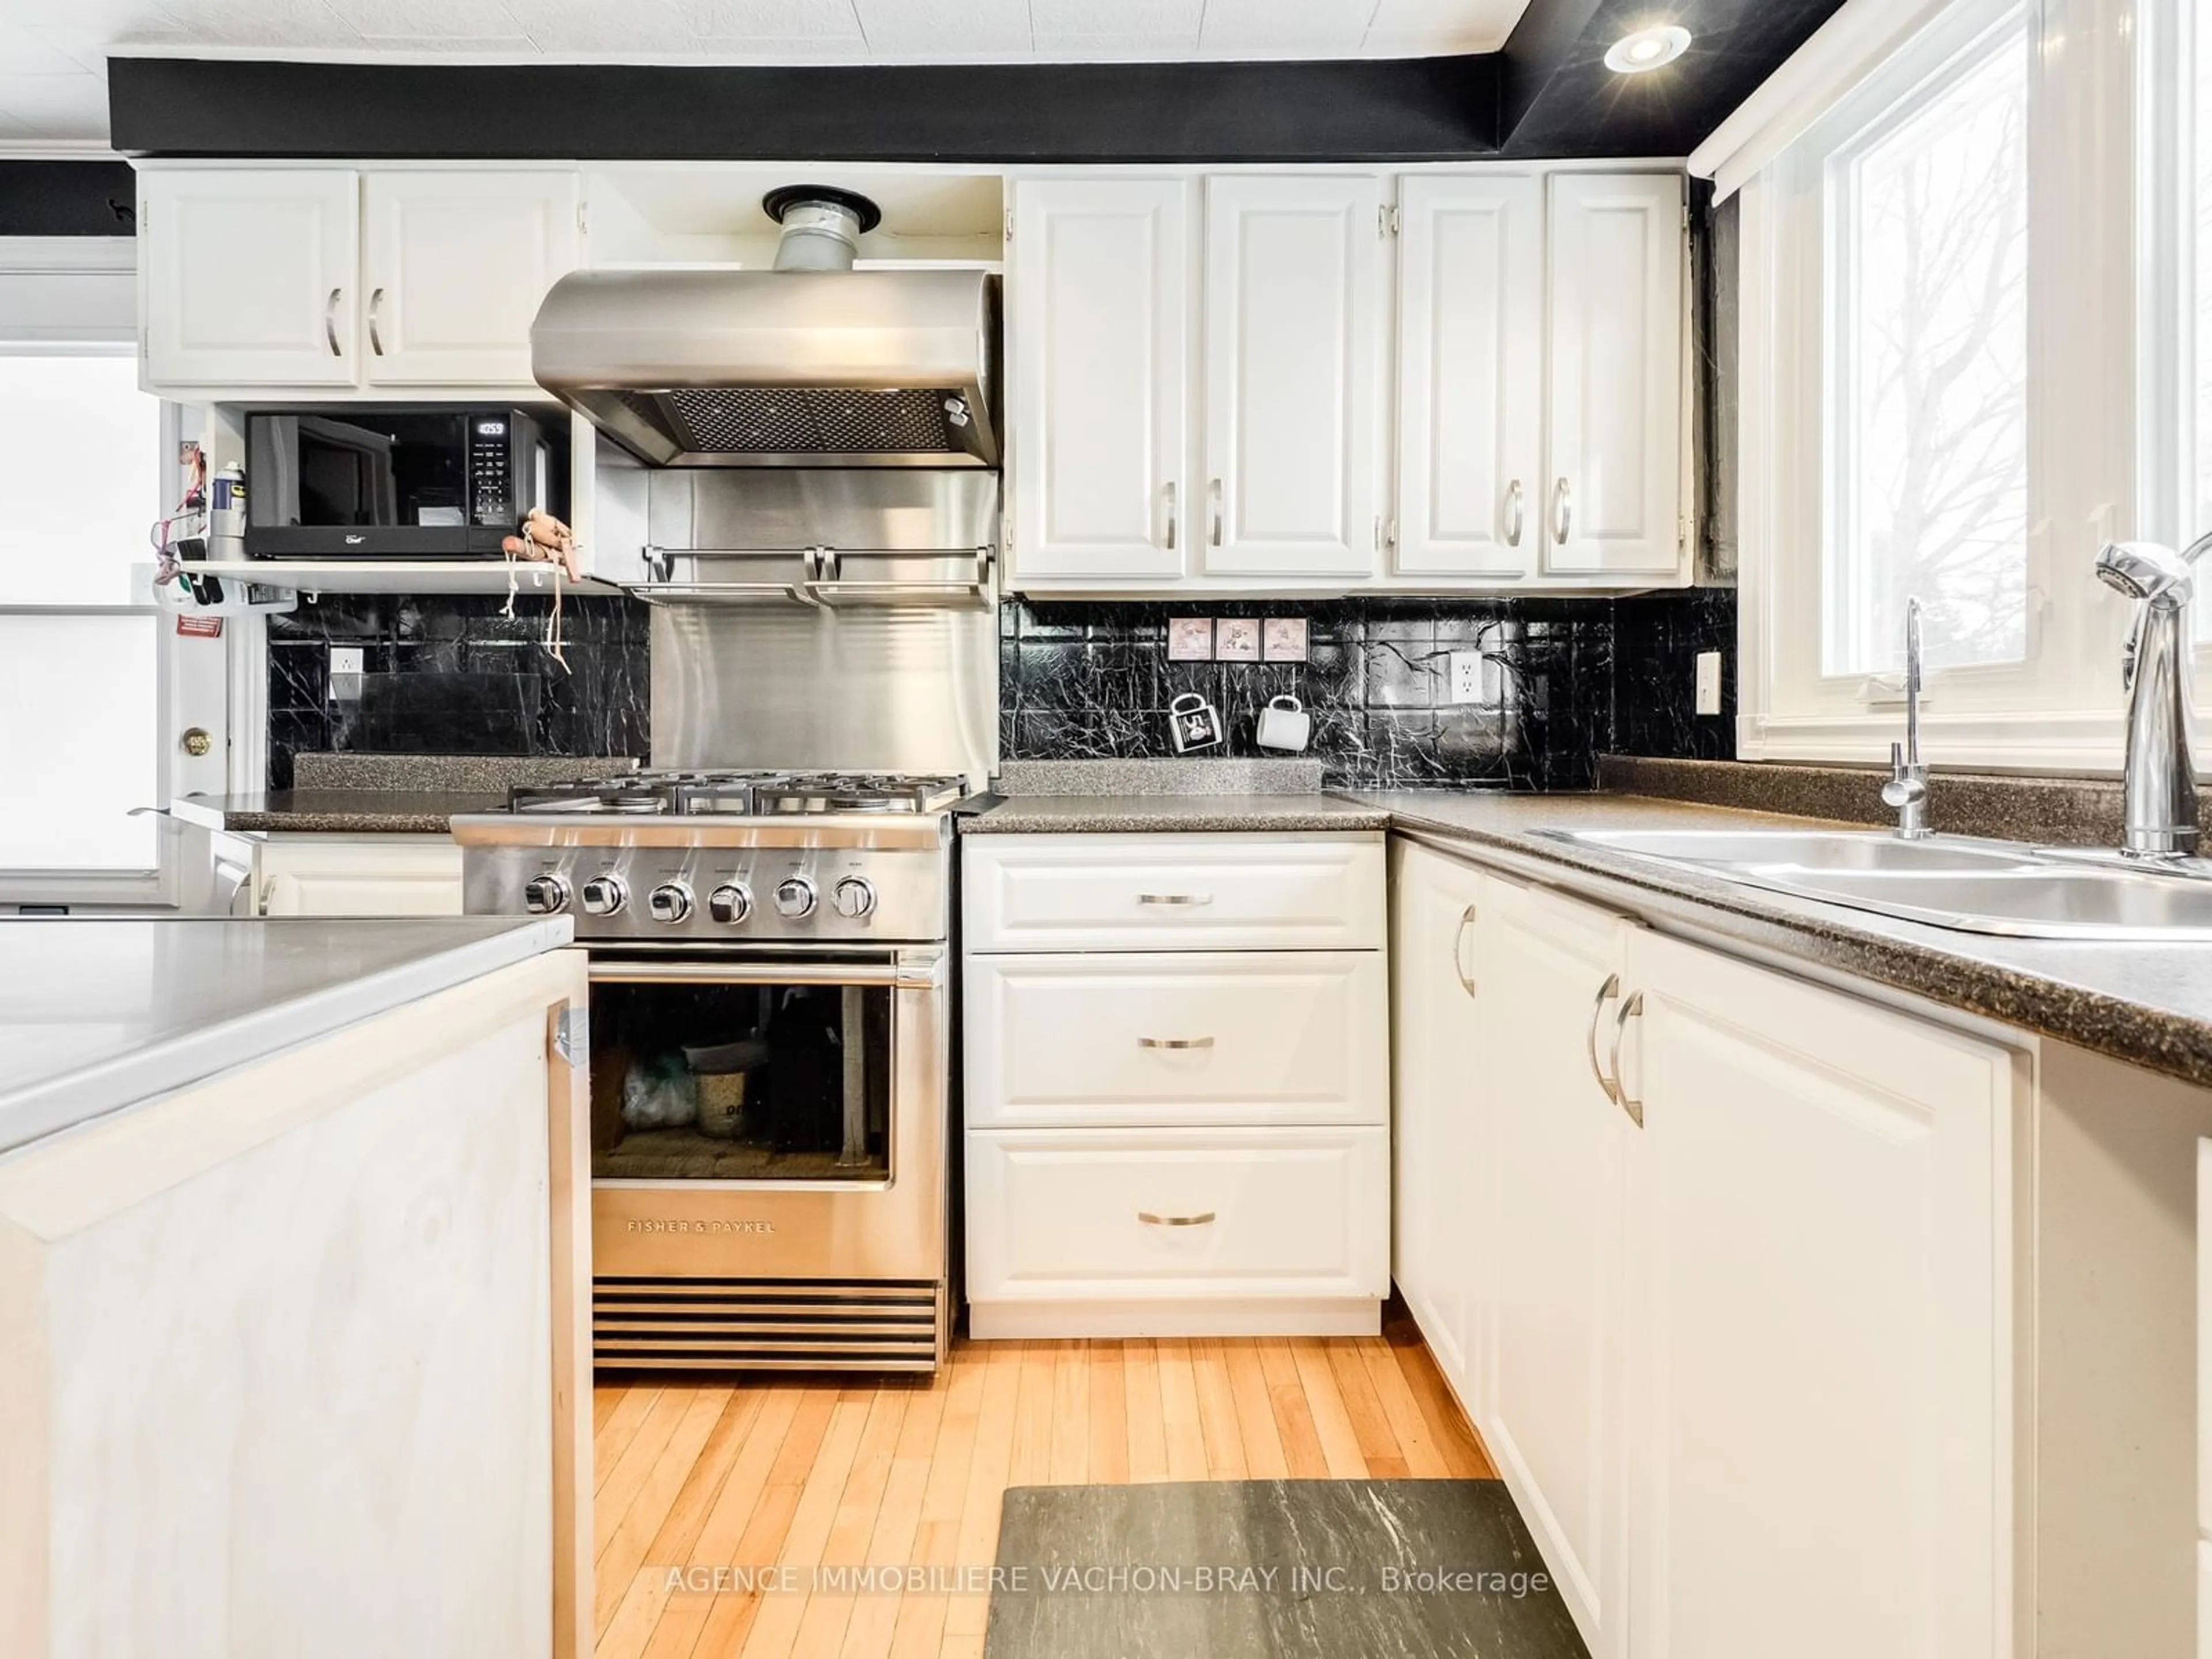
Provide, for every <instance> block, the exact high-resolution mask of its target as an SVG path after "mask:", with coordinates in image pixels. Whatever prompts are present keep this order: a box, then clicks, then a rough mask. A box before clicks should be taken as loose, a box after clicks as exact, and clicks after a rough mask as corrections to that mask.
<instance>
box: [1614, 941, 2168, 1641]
mask: <svg viewBox="0 0 2212 1659" xmlns="http://www.w3.org/2000/svg"><path fill="white" fill-rule="evenodd" d="M1628 953H1629V961H1630V969H1629V972H1628V974H1627V975H1626V982H1627V983H1628V984H1629V986H1630V987H1632V988H1633V989H1635V990H1638V991H1640V992H1641V993H1642V995H1643V999H1644V1000H1643V1011H1644V1012H1643V1018H1641V1020H1640V1021H1632V1022H1631V1023H1630V1030H1631V1034H1632V1035H1631V1040H1630V1044H1629V1047H1630V1053H1629V1054H1628V1055H1627V1056H1626V1073H1627V1081H1628V1084H1629V1086H1630V1088H1631V1090H1632V1092H1633V1093H1634V1094H1635V1095H1637V1096H1639V1097H1641V1098H1642V1100H1643V1103H1644V1131H1643V1139H1642V1141H1641V1144H1640V1145H1639V1146H1638V1154H1639V1163H1640V1166H1641V1167H1640V1169H1639V1179H1640V1186H1641V1188H1642V1195H1641V1202H1640V1205H1639V1208H1640V1210H1641V1212H1642V1215H1643V1219H1642V1220H1641V1221H1640V1223H1639V1225H1638V1233H1637V1249H1636V1250H1635V1253H1634V1255H1635V1260H1636V1261H1637V1262H1638V1271H1639V1275H1641V1276H1648V1277H1647V1278H1645V1279H1644V1282H1641V1283H1639V1285H1638V1296H1637V1297H1636V1299H1635V1300H1636V1305H1637V1307H1638V1310H1639V1313H1638V1316H1639V1319H1640V1320H1641V1321H1644V1322H1646V1323H1647V1328H1645V1329H1644V1331H1643V1333H1642V1334H1641V1335H1640V1337H1639V1340H1638V1341H1637V1342H1636V1344H1635V1347H1636V1351H1637V1353H1638V1359H1637V1364H1636V1375H1637V1376H1638V1379H1639V1380H1638V1385H1637V1387H1636V1389H1635V1390H1634V1395H1635V1398H1636V1400H1637V1401H1638V1409H1637V1420H1636V1423H1635V1428H1634V1435H1633V1438H1634V1441H1635V1443H1636V1444H1637V1446H1638V1448H1639V1458H1640V1461H1641V1463H1642V1468H1641V1470H1640V1474H1639V1478H1638V1482H1637V1485H1638V1491H1639V1493H1640V1494H1641V1496H1640V1498H1639V1505H1638V1507H1639V1510H1640V1511H1641V1513H1640V1516H1639V1522H1638V1528H1637V1534H1638V1553H1637V1559H1636V1562H1635V1565H1634V1567H1633V1569H1632V1571H1633V1575H1634V1577H1635V1579H1636V1583H1637V1584H1638V1592H1637V1595H1636V1630H1635V1632H1634V1635H1633V1638H1632V1643H1631V1645H1632V1648H1633V1650H1634V1651H1635V1652H1636V1653H1637V1654H1638V1656H1650V1659H1759V1656H1764V1655H1767V1654H1771V1653H1773V1652H1774V1651H1775V1650H1776V1634H1775V1633H1776V1632H1778V1631H1786V1632H1788V1637H1787V1639H1786V1643H1785V1644H1784V1645H1786V1646H1787V1648H1788V1650H1789V1651H1790V1655H1791V1659H1863V1656H1866V1655H1869V1654H1877V1653H1880V1654H1942V1655H1945V1656H1950V1659H1996V1656H1998V1655H1999V1654H2007V1655H2008V1654H2011V1653H2012V1652H2014V1651H2015V1649H2014V1645H2013V1640H2012V1634H2011V1629H2010V1623H2011V1621H2010V1618H2009V1608H2010V1606H2011V1601H2012V1597H2011V1588H2010V1584H2011V1580H2010V1573H2009V1564H2010V1560H2011V1549H2012V1537H2013V1515H2012V1505H2011V1498H2010V1492H2011V1486H2010V1482H2011V1474H2012V1468H2013V1462H2012V1447H2011V1435H2010V1429H2011V1407H2010V1400H2011V1388H2012V1375H2013V1364H2012V1356H2011V1341H2010V1334H2009V1328H2010V1320H2009V1314H2010V1309H2011V1295H2012V1291H2011V1285H2010V1265H2009V1264H2010V1262H2011V1259H2012V1255H2011V1242H2010V1236H2011V1226H2012V1218H2011V1209H2010V1204H2009V1197H2010V1191H2011V1186H2010V1169H2011V1152H2010V1148H2011V1134H2012V1119H2013V1091H2014V1086H2015V1085H2014V1060H2015V1057H2014V1056H2013V1055H2012V1054H2010V1053H2009V1052H2008V1051H2007V1050H2005V1049H2003V1048H1998V1047H1996V1046H1995V1045H1992V1044H1990V1043H1985V1042H1978V1041H1975V1040H1973V1039H1972V1038H1969V1037H1966V1036H1957V1035H1954V1034H1953V1033H1950V1032H1948V1031H1944V1030H1940V1029H1937V1028H1936V1027H1933V1026H1929V1025H1926V1024H1923V1023H1921V1022H1919V1021H1917V1020H1914V1019H1911V1018H1906V1017H1905V1016H1903V1015H1900V1014H1897V1013H1893V1012H1890V1011H1889V1010H1887V1009H1883V1008H1878V1007H1875V1006H1873V1005H1872V1004H1869V1003H1865V1002H1862V1001H1860V1000H1857V999H1856V998H1853V997H1849V996H1844V995H1842V994H1838V993H1836V992H1833V991H1829V990H1826V989H1823V988H1820V987H1814V986H1810V985H1806V984H1803V983H1802V982H1800V981H1796V980H1792V979H1789V978H1787V977H1785V976H1784V975H1778V974H1774V973H1771V972H1769V971H1767V970H1765V969H1759V968H1754V967H1751V966H1749V965H1747V964H1746V963H1738V962H1734V961H1731V960H1729V959H1728V958H1726V957H1719V956H1716V955H1714V954H1712V953H1711V952H1709V951H1701V950H1699V949H1696V948H1694V947H1692V946H1689V945H1681V944H1678V943H1676V942H1674V941H1672V940H1668V939H1657V938H1654V937H1651V936H1650V935H1648V934H1643V933H1638V934H1637V935H1635V936H1634V937H1633V938H1632V939H1631V940H1630V943H1629V945H1628ZM1638 1028H1640V1029H1638ZM2177 1547H2179V1546H2178V1545H2177Z"/></svg>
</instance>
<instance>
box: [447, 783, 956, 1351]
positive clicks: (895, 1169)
mask: <svg viewBox="0 0 2212 1659" xmlns="http://www.w3.org/2000/svg"><path fill="white" fill-rule="evenodd" d="M963 793H966V789H965V786H964V784H963V781H962V780H961V779H959V778H957V777H917V776H908V775H853V774H803V773H793V772H772V771H762V772H735V771H719V770H708V771H668V772H647V773H641V774H636V775H631V776H628V777H622V778H612V779H606V780H599V781H580V782H579V783H577V784H575V785H573V786H566V787H554V788H550V789H548V788H528V789H520V790H517V791H516V792H515V794H514V797H513V801H512V803H511V805H510V807H509V810H508V811H506V812H503V813H491V814H483V815H477V816H471V817H459V818H456V819H455V820H454V821H453V833H454V836H455V837H456V838H457V839H458V840H459V842H460V843H461V846H462V848H463V860H464V867H465V896H466V897H465V902H466V908H467V909H468V910H469V912H470V913H471V915H573V916H574V918H575V924H576V937H577V939H578V940H579V942H580V943H581V944H583V945H585V946H586V948H587V950H588V951H589V952H590V957H591V965H590V973H591V985H592V1009H591V1054H592V1060H591V1084H592V1251H593V1307H592V1324H593V1344H594V1352H595V1355H596V1358H597V1359H598V1361H599V1364H601V1365H603V1366H608V1367H630V1366H636V1367H653V1368H701V1367H781V1368H799V1367H804V1368H817V1367H850V1368H859V1369H869V1370H929V1369H932V1368H933V1367H934V1366H935V1365H936V1364H938V1363H939V1361H940V1360H941V1358H943V1355H944V1352H945V1341H946V1336H947V1330H948V1322H949V1318H950V1313H951V1306H950V1299H949V1297H950V1284H949V1278H950V1274H949V1260H948V1237H949V1228H948V1220H947V1204H948V1201H949V1199H948V1190H947V1188H948V1173H947V1155H948V1147H949V1139H950V1127H949V1122H948V1118H949V1113H950V1103H951V988H950V985H949V982H948V981H949V975H950V974H951V949H950V937H951V872H952V860H951V845H952V827H951V816H950V813H949V812H948V811H947V808H948V807H950V806H951V804H952V803H953V802H954V801H955V800H957V799H959V797H960V796H962V795H963Z"/></svg>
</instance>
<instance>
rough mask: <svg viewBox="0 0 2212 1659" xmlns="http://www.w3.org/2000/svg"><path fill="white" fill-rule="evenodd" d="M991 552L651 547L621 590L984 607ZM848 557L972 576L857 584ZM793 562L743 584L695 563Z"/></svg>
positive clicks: (694, 600)
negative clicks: (789, 571) (683, 568)
mask: <svg viewBox="0 0 2212 1659" xmlns="http://www.w3.org/2000/svg"><path fill="white" fill-rule="evenodd" d="M995 557H996V556H995V552H994V550H993V549H992V548H991V547H989V546H988V545H984V546H978V547H927V548H915V547H865V548H837V547H828V546H821V545H817V546H813V547H795V548H761V547H713V548H708V547H656V546H647V548H646V549H645V560H646V568H647V570H648V571H650V572H651V573H652V574H651V577H650V579H649V580H646V581H642V582H632V583H629V584H627V585H626V586H627V590H628V591H629V592H631V593H634V594H635V595H636V596H637V597H638V598H639V599H644V600H647V602H649V603H653V604H666V605H742V604H746V603H750V602H754V601H759V600H768V601H782V602H785V603H787V604H792V605H805V606H807V607H809V608H811V609H814V610H821V609H823V607H825V606H835V605H947V604H958V603H965V604H969V605H988V604H989V603H990V601H991V599H992V598H993V593H994V588H993V582H992V568H993V565H994V562H995ZM847 559H853V560H866V561H871V562H872V561H875V560H891V561H906V560H931V561H940V562H958V563H959V564H961V565H962V566H963V567H967V566H972V568H973V572H974V574H972V575H968V574H963V575H961V576H959V577H957V578H955V579H952V580H921V581H915V580H891V581H880V580H871V579H867V578H860V579H858V580H855V579H854V578H852V577H849V576H848V575H846V574H844V568H843V562H844V561H845V560H847ZM769 560H782V561H786V562H789V561H793V560H796V561H797V562H798V565H799V574H798V576H797V579H796V580H742V579H734V580H732V579H723V578H720V577H708V576H702V575H700V574H696V570H697V568H698V567H699V566H701V565H713V564H717V563H728V564H734V563H739V562H753V561H761V562H765V561H769ZM686 561H688V562H690V569H691V571H692V573H694V574H689V575H688V577H679V576H678V574H677V573H678V568H679V562H686Z"/></svg>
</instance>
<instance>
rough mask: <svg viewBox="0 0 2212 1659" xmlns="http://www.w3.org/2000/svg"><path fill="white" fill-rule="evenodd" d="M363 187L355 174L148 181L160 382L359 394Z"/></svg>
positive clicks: (143, 198) (143, 298)
mask: <svg viewBox="0 0 2212 1659" xmlns="http://www.w3.org/2000/svg"><path fill="white" fill-rule="evenodd" d="M358 190H359V185H358V180H357V178H356V175H355V174H353V173H343V172H323V171H306V170H279V169H273V168H272V169H269V170H266V171H260V172H235V173H234V172H199V171H178V172H173V173H169V172H151V173H143V174H141V175H140V178H139V185H138V203H139V215H138V245H139V246H140V248H141V249H142V250H143V252H142V254H141V257H140V264H139V273H140V274H139V283H140V305H141V307H142V313H143V354H144V374H145V378H146V380H147V382H148V384H149V385H153V386H160V385H165V384H166V385H173V386H189V385H205V386H350V385H351V384H352V383H353V380H354V378H355V376H356V374H357V373H358V369H359V365H358V356H359V349H358V344H357V341H356V335H357V333H358V326H359V318H360V303H361V295H360V290H359V288H358V285H357V280H356V273H357V271H358V269H359V265H360V260H359V258H358V252H359V240H358V230H359V225H360V212H359V201H358Z"/></svg>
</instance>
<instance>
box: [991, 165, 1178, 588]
mask: <svg viewBox="0 0 2212 1659" xmlns="http://www.w3.org/2000/svg"><path fill="white" fill-rule="evenodd" d="M1189 212H1190V210H1189V186H1188V185H1187V184H1185V183H1184V182H1183V181H1182V179H1100V180H1091V179H1024V180H1021V181H1020V182H1018V183H1017V184H1016V185H1014V187H1013V228H1014V234H1013V242H1012V247H1011V249H1010V250H1009V264H1010V271H1009V276H1008V280H1007V284H1006V289H1007V332H1008V335H1009V337H1010V346H1011V349H1010V350H1009V353H1008V356H1009V357H1010V359H1011V363H1010V368H1011V375H1012V378H1011V386H1010V404H1009V410H1008V414H1009V422H1008V425H1009V434H1010V436H1009V450H1010V453H1009V455H1008V459H1007V465H1008V467H1009V470H1010V471H1011V473H1012V479H1011V494H1012V501H1013V513H1014V561H1015V568H1016V572H1017V574H1018V576H1020V577H1022V578H1024V579H1027V578H1036V579H1042V580H1048V581H1049V580H1065V579H1074V580H1103V581H1115V580H1133V579H1151V580H1161V581H1166V580H1174V579H1176V578H1177V577H1179V576H1181V575H1182V571H1183V568H1184V563H1183V562H1184V555H1185V550H1186V549H1187V548H1188V545H1189V542H1188V537H1189V533H1190V532H1189V526H1190V525H1191V524H1192V523H1193V522H1194V521H1195V513H1196V509H1195V507H1194V505H1193V503H1192V502H1191V501H1190V498H1189V491H1188V489H1186V488H1185V486H1184V483H1183V476H1182V474H1183V465H1184V452H1185V448H1186V428H1185V425H1184V419H1183V404H1184V380H1185V363H1186V360H1187V355H1188V341H1187V338H1186V335H1187V322H1186V316H1185V313H1186V312H1187V310H1188V286H1189V283H1188V244H1189V240H1190V239H1189Z"/></svg>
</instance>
